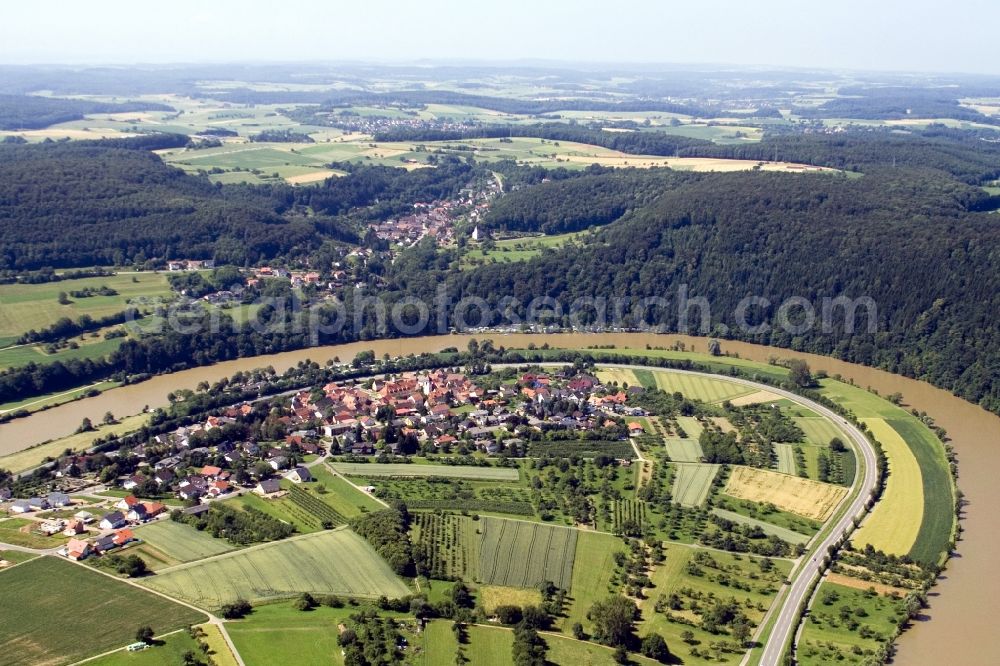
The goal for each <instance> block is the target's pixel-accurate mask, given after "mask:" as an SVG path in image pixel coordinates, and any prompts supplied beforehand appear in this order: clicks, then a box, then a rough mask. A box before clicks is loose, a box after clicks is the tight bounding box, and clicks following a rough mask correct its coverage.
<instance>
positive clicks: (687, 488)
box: [671, 463, 719, 506]
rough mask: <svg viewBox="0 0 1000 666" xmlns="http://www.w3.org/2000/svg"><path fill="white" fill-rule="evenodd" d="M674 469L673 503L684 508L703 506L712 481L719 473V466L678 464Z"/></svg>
mask: <svg viewBox="0 0 1000 666" xmlns="http://www.w3.org/2000/svg"><path fill="white" fill-rule="evenodd" d="M675 468H676V474H675V476H674V487H673V490H672V491H671V492H672V493H673V498H674V501H675V502H678V503H679V504H683V505H684V506H701V505H702V504H704V503H705V500H706V499H708V492H709V490H711V488H712V481H713V480H714V479H715V475H716V474H717V473H718V472H719V466H718V465H700V464H697V463H680V464H677V465H675Z"/></svg>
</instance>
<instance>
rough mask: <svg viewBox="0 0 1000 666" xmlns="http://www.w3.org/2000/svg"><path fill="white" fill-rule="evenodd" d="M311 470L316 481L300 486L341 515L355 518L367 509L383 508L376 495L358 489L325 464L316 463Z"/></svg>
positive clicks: (376, 509)
mask: <svg viewBox="0 0 1000 666" xmlns="http://www.w3.org/2000/svg"><path fill="white" fill-rule="evenodd" d="M309 471H310V473H311V474H312V476H313V479H314V482H313V483H303V484H301V486H300V487H302V488H305V489H306V490H308V491H309V492H311V493H313V494H314V495H316V496H317V497H319V498H320V499H321V500H323V501H324V502H326V503H327V504H329V505H330V507H331V508H332V509H333V510H334V511H336V512H337V513H339V514H340V515H342V516H344V517H346V518H353V517H354V516H356V515H358V514H360V513H363V512H365V511H378V510H379V509H381V508H383V507H382V505H381V504H380V503H379V502H378V500H376V499H375V498H374V497H372V496H371V495H369V494H368V493H365V492H363V491H361V490H358V489H357V488H356V487H354V486H353V485H351V483H350V482H349V481H348V480H347V479H345V478H343V477H342V476H337V475H336V474H333V473H331V472H330V471H329V470H327V469H326V467H324V466H323V465H314V466H313V467H310V468H309Z"/></svg>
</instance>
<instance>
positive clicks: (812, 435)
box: [792, 417, 847, 448]
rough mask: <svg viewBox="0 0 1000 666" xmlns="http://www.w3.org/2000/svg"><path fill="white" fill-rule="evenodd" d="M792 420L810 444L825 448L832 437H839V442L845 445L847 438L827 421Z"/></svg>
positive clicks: (815, 418)
mask: <svg viewBox="0 0 1000 666" xmlns="http://www.w3.org/2000/svg"><path fill="white" fill-rule="evenodd" d="M792 420H793V421H795V425H797V426H798V427H800V428H802V432H804V433H805V434H806V441H807V442H808V443H810V444H815V445H816V446H820V447H823V448H826V447H828V446H829V445H830V440H831V439H833V438H834V437H839V438H840V441H842V442H844V443H845V444H846V443H847V437H846V436H845V435H844V433H842V432H841V431H840V428H838V427H837V426H836V425H834V424H833V423H832V422H831V421H830V420H829V419H824V418H822V417H814V418H799V417H792Z"/></svg>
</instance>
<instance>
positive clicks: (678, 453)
mask: <svg viewBox="0 0 1000 666" xmlns="http://www.w3.org/2000/svg"><path fill="white" fill-rule="evenodd" d="M663 443H664V445H665V446H666V448H667V455H668V456H670V460H672V461H673V462H687V463H696V462H700V461H701V457H702V455H704V454H703V452H702V450H701V444H699V443H698V440H697V439H678V438H676V437H669V438H667V439H665V440H663Z"/></svg>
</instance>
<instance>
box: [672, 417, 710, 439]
mask: <svg viewBox="0 0 1000 666" xmlns="http://www.w3.org/2000/svg"><path fill="white" fill-rule="evenodd" d="M677 426H678V427H679V428H680V429H681V430H683V431H684V436H685V437H687V438H688V439H694V440H697V439H698V438H699V437H701V431H702V430H704V429H705V426H704V425H702V422H701V421H699V420H698V419H696V418H695V417H693V416H678V417H677Z"/></svg>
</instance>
